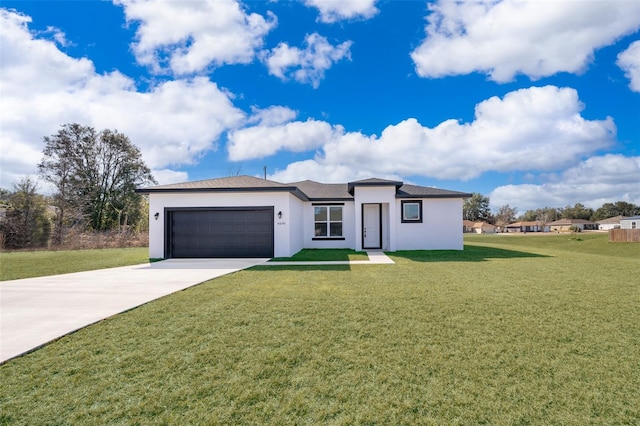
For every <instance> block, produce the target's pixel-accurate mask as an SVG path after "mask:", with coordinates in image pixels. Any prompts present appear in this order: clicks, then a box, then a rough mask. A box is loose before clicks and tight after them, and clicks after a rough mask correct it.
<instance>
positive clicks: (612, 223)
mask: <svg viewBox="0 0 640 426" xmlns="http://www.w3.org/2000/svg"><path fill="white" fill-rule="evenodd" d="M620 219H624V216H614V217H610V218H607V219H602V220H599V221H597V222H596V224H597V225H598V229H599V230H601V231H608V230H609V229H617V228H620Z"/></svg>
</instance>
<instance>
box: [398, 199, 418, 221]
mask: <svg viewBox="0 0 640 426" xmlns="http://www.w3.org/2000/svg"><path fill="white" fill-rule="evenodd" d="M401 206H402V223H422V200H418V201H402V202H401Z"/></svg>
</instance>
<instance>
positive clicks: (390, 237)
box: [354, 186, 400, 251]
mask: <svg viewBox="0 0 640 426" xmlns="http://www.w3.org/2000/svg"><path fill="white" fill-rule="evenodd" d="M354 199H355V249H356V250H357V251H361V250H362V205H363V204H382V217H381V220H382V235H381V238H382V239H381V242H382V249H383V250H388V251H396V250H397V248H396V241H397V233H396V224H397V222H399V221H400V217H399V216H398V210H397V209H395V208H390V206H394V205H395V204H396V187H395V186H356V187H355V188H354ZM385 205H386V207H385ZM398 205H399V204H398Z"/></svg>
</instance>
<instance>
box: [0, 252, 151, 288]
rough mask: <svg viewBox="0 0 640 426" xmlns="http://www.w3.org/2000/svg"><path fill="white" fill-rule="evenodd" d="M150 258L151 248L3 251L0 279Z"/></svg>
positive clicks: (97, 267)
mask: <svg viewBox="0 0 640 426" xmlns="http://www.w3.org/2000/svg"><path fill="white" fill-rule="evenodd" d="M148 261H149V249H148V248H146V247H142V248H123V249H102V250H59V251H47V250H42V251H18V252H0V281H5V280H15V279H18V278H32V277H41V276H46V275H56V274H67V273H70V272H81V271H89V270H94V269H103V268H113V267H116V266H126V265H136V264H139V263H144V262H148Z"/></svg>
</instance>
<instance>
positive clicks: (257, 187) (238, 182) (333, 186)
mask: <svg viewBox="0 0 640 426" xmlns="http://www.w3.org/2000/svg"><path fill="white" fill-rule="evenodd" d="M356 186H378V187H379V186H394V187H395V191H396V198H468V197H471V194H467V193H464V192H458V191H449V190H446V189H439V188H431V187H426V186H417V185H408V184H404V183H402V182H399V181H395V180H385V179H376V178H373V179H364V180H359V181H355V182H349V183H320V182H315V181H312V180H304V181H300V182H292V183H286V184H285V183H280V182H275V181H272V180H267V179H261V178H257V177H253V176H230V177H223V178H216V179H206V180H198V181H193V182H183V183H172V184H168V185H158V186H152V187H147V188H140V189H137V190H136V191H137V192H140V193H143V194H149V193H158V192H252V191H267V192H273V191H287V192H291V193H292V194H293V195H295V196H296V197H298V198H300V199H301V200H303V201H330V200H345V201H348V200H353V194H354V188H355V187H356Z"/></svg>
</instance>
